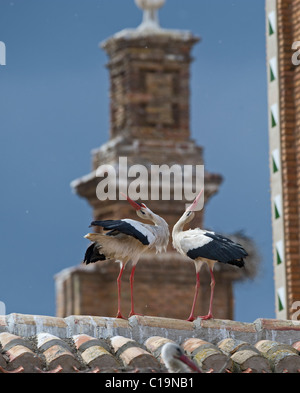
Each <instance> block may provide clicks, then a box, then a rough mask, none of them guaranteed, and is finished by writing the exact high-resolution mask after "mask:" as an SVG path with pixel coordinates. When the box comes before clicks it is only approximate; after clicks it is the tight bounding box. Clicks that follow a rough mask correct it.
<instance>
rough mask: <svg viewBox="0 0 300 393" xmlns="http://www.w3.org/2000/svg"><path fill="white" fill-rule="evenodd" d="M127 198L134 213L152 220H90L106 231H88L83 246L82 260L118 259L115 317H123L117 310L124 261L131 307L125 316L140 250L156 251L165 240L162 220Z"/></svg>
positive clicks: (166, 243)
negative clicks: (129, 306) (129, 268)
mask: <svg viewBox="0 0 300 393" xmlns="http://www.w3.org/2000/svg"><path fill="white" fill-rule="evenodd" d="M122 195H123V196H124V197H125V198H127V200H128V202H129V203H130V204H131V205H132V206H133V208H134V209H135V210H136V213H137V215H138V216H139V217H140V218H142V219H144V220H149V221H152V222H153V224H154V225H151V224H145V223H143V222H140V221H136V220H131V219H129V218H126V219H122V220H103V221H93V222H92V223H91V226H98V227H102V228H103V229H104V230H106V231H109V232H107V233H105V234H103V233H88V234H87V235H85V236H84V237H85V238H86V239H89V240H91V241H92V244H91V245H89V247H88V248H87V250H86V253H85V256H84V263H86V264H89V263H93V262H97V261H103V260H109V259H114V260H116V261H117V262H120V273H119V276H118V278H117V284H118V312H117V316H116V317H117V318H124V317H123V315H122V313H121V300H120V299H121V277H122V274H123V271H124V268H125V266H126V264H127V262H128V261H130V260H131V262H132V270H131V274H130V293H131V310H130V314H129V316H132V315H135V314H136V313H135V311H134V299H133V281H134V272H135V268H136V264H137V262H138V260H139V258H140V256H141V254H142V253H143V252H145V251H146V250H150V249H156V252H162V251H165V250H166V248H167V245H168V242H169V235H170V234H169V228H168V224H167V223H166V221H165V220H164V219H163V218H162V217H160V216H158V215H157V214H154V213H153V212H152V211H151V210H150V209H149V208H148V207H147V206H146V205H145V204H144V203H141V204H139V203H137V202H134V201H133V200H131V199H130V198H129V197H128V196H126V195H124V194H122Z"/></svg>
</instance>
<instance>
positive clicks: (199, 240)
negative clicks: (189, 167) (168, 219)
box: [172, 190, 248, 321]
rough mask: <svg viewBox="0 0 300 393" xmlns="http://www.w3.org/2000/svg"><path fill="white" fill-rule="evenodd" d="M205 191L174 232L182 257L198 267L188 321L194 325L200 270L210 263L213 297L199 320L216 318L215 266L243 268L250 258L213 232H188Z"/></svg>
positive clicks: (239, 248)
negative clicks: (213, 306) (219, 264)
mask: <svg viewBox="0 0 300 393" xmlns="http://www.w3.org/2000/svg"><path fill="white" fill-rule="evenodd" d="M202 192H203V190H202V191H201V192H200V193H199V194H198V196H197V197H196V198H195V200H194V202H193V203H192V205H190V206H189V207H188V208H187V209H186V211H185V212H184V213H183V215H182V216H181V218H180V219H179V220H178V221H177V223H176V224H175V225H174V228H173V231H172V238H173V247H174V248H175V249H176V250H177V251H178V252H179V253H180V254H182V255H186V256H188V257H189V258H190V259H192V260H193V261H194V263H195V268H196V286H195V294H194V300H193V304H192V309H191V313H190V316H189V317H188V319H187V320H188V321H193V320H194V319H195V317H194V310H195V304H196V300H197V296H198V291H199V287H200V268H201V266H202V264H203V262H206V263H207V265H208V267H209V271H210V276H211V284H210V286H211V294H210V303H209V311H208V314H207V315H205V316H199V318H202V319H210V318H213V314H212V304H213V297H214V287H215V279H214V274H213V268H214V264H215V263H216V262H221V263H225V264H230V265H235V266H238V267H243V266H244V264H245V262H244V259H243V258H245V257H246V256H247V255H248V254H247V252H246V251H245V250H244V248H243V247H242V246H241V245H240V244H238V243H235V242H233V241H232V240H230V239H228V238H226V237H224V236H222V235H219V234H217V233H215V232H212V231H206V230H203V229H200V228H195V229H189V230H187V231H184V230H183V228H184V226H185V225H186V224H187V223H188V222H190V221H192V219H193V218H194V216H195V213H194V212H195V210H196V209H197V204H198V202H199V199H200V197H201V194H202Z"/></svg>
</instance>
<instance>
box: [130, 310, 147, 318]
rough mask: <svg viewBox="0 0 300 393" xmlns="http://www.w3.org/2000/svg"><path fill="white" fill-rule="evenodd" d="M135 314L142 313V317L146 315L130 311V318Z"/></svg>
mask: <svg viewBox="0 0 300 393" xmlns="http://www.w3.org/2000/svg"><path fill="white" fill-rule="evenodd" d="M133 315H140V316H141V317H143V316H144V315H143V314H138V313H137V312H134V311H130V313H129V315H128V318H130V317H132V316H133Z"/></svg>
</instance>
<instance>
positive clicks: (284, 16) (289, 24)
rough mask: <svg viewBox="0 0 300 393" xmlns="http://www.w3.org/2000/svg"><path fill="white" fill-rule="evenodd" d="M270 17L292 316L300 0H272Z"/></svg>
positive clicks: (272, 115) (283, 292) (283, 298)
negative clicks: (297, 50)
mask: <svg viewBox="0 0 300 393" xmlns="http://www.w3.org/2000/svg"><path fill="white" fill-rule="evenodd" d="M266 19H267V20H266V26H267V31H266V36H267V60H268V67H267V68H268V96H269V141H270V171H271V198H272V226H273V250H274V252H273V255H274V277H275V289H276V294H275V299H276V314H277V317H278V318H282V319H291V318H292V317H293V314H294V313H295V312H296V310H297V308H299V306H300V303H299V302H300V235H299V234H300V170H299V168H300V109H299V108H300V61H299V52H298V56H297V52H296V49H299V47H300V1H299V0H297V1H294V0H278V1H276V0H266ZM297 42H298V45H297ZM293 43H295V44H296V45H293ZM298 318H299V316H298Z"/></svg>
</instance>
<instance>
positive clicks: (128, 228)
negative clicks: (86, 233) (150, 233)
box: [91, 220, 150, 246]
mask: <svg viewBox="0 0 300 393" xmlns="http://www.w3.org/2000/svg"><path fill="white" fill-rule="evenodd" d="M91 226H98V227H102V228H104V229H106V230H110V232H108V233H107V234H106V235H107V236H115V235H116V231H118V232H120V233H124V234H125V235H129V236H132V237H134V238H135V239H138V240H139V241H140V242H141V243H142V244H144V245H145V246H148V245H149V244H150V242H149V240H148V238H147V236H145V235H144V234H143V233H141V232H140V231H138V230H137V229H136V228H135V227H134V226H132V225H131V224H129V223H128V222H126V221H123V220H102V221H93V222H91Z"/></svg>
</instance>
